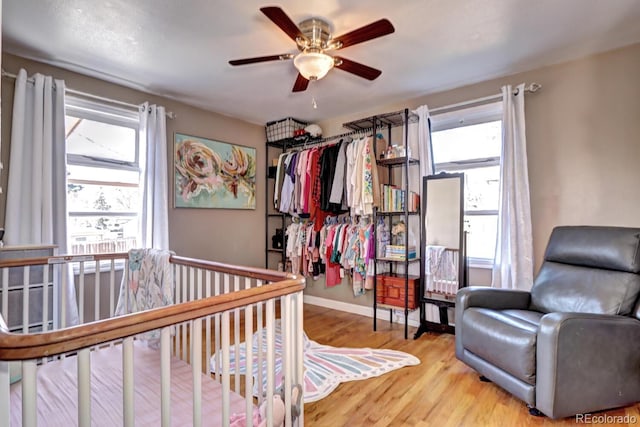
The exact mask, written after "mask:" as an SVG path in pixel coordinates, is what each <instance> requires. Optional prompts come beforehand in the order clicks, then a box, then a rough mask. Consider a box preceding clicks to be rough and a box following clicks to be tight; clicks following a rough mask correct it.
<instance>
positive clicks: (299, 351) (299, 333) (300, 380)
mask: <svg viewBox="0 0 640 427" xmlns="http://www.w3.org/2000/svg"><path fill="white" fill-rule="evenodd" d="M293 298H294V300H295V302H294V307H295V312H296V314H295V321H294V333H295V335H294V336H295V337H296V344H295V359H294V363H295V366H296V370H297V372H296V383H297V384H300V385H301V386H302V388H303V390H302V391H304V340H303V338H302V337H303V335H304V325H303V323H304V311H303V309H304V301H303V296H302V292H299V293H296V294H295V295H294V296H293ZM297 422H298V425H299V426H303V425H304V399H301V400H300V415H298V420H297Z"/></svg>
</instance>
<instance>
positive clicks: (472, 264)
mask: <svg viewBox="0 0 640 427" xmlns="http://www.w3.org/2000/svg"><path fill="white" fill-rule="evenodd" d="M467 262H468V264H467V265H468V266H469V268H477V269H483V270H491V269H493V260H492V259H480V258H470V259H468V261H467Z"/></svg>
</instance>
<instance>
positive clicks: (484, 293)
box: [455, 286, 531, 360]
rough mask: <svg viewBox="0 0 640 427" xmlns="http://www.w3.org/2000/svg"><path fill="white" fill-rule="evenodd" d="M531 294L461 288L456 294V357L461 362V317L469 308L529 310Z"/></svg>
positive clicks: (514, 291)
mask: <svg viewBox="0 0 640 427" xmlns="http://www.w3.org/2000/svg"><path fill="white" fill-rule="evenodd" d="M530 301H531V294H530V293H529V292H525V291H516V290H512V289H496V288H488V287H485V286H472V287H469V288H462V289H460V290H459V291H458V293H457V294H456V315H455V316H456V317H455V328H456V357H458V359H460V360H463V353H464V348H463V345H462V316H464V311H465V310H466V309H467V308H469V307H483V308H490V309H494V310H507V309H519V310H526V309H528V308H529V302H530Z"/></svg>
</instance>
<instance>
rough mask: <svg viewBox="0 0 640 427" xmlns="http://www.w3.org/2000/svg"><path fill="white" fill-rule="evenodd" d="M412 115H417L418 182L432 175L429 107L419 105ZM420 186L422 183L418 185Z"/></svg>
mask: <svg viewBox="0 0 640 427" xmlns="http://www.w3.org/2000/svg"><path fill="white" fill-rule="evenodd" d="M414 113H416V114H417V115H418V118H419V119H418V154H419V155H420V177H421V178H420V180H421V181H422V177H423V176H427V175H432V174H433V155H432V153H431V129H430V125H429V120H430V115H429V107H427V106H426V105H421V106H420V107H418V108H417V109H416V110H415V111H414ZM420 185H422V182H421V183H420Z"/></svg>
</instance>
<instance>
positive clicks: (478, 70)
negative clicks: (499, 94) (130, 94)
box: [2, 0, 640, 124]
mask: <svg viewBox="0 0 640 427" xmlns="http://www.w3.org/2000/svg"><path fill="white" fill-rule="evenodd" d="M267 5H273V4H265V3H264V2H262V1H258V0H242V1H240V0H236V1H224V2H223V1H214V0H180V1H178V0H136V1H131V0H108V1H107V0H101V1H94V0H4V2H3V3H2V7H3V10H2V20H3V21H2V32H3V39H2V43H3V49H4V50H5V51H7V52H9V53H13V54H16V55H19V56H24V57H27V58H31V59H36V60H39V61H42V62H46V63H49V64H53V65H56V66H59V67H61V68H65V69H69V70H73V71H77V72H80V73H83V74H88V75H91V76H94V77H97V78H100V79H104V80H107V81H111V82H115V83H119V84H122V85H125V86H129V87H132V88H136V89H141V90H143V91H146V92H151V93H155V94H158V95H163V96H167V97H170V98H174V99H177V100H180V101H183V102H185V103H187V104H191V105H195V106H198V107H202V108H205V109H207V110H212V111H216V112H220V113H223V114H226V115H229V116H233V117H238V118H241V119H244V120H248V121H250V122H254V123H259V124H264V123H265V122H267V121H269V120H274V119H279V118H282V117H288V116H293V117H296V118H300V119H304V120H307V121H319V120H323V119H327V118H330V117H335V116H339V115H343V114H348V113H353V112H357V111H362V110H365V109H370V108H371V106H374V105H376V104H387V103H391V102H397V101H401V100H403V99H408V98H413V97H416V96H419V95H423V94H428V93H432V92H436V91H439V90H443V89H449V88H453V87H457V86H461V85H465V84H470V83H474V82H478V81H482V80H486V79H489V78H493V77H498V76H502V75H506V74H512V73H515V72H520V71H526V70H529V69H532V68H536V67H540V66H543V65H548V64H552V63H557V62H562V61H566V60H569V59H574V58H578V57H581V56H585V55H589V54H592V53H596V52H600V51H605V50H610V49H613V48H616V47H620V46H624V45H629V44H632V43H636V42H640V24H638V22H640V0H535V1H531V0H395V1H394V0H307V1H297V0H280V2H279V3H278V4H277V6H280V7H281V8H282V9H283V10H284V11H285V12H286V13H287V14H288V16H289V17H290V18H291V19H292V20H293V21H294V22H296V23H297V22H300V21H302V20H304V19H306V18H310V17H312V16H318V17H322V18H325V19H327V20H329V21H330V22H331V23H332V25H333V31H334V35H336V36H337V35H341V34H344V33H346V32H348V31H351V30H353V29H356V28H359V27H361V26H363V25H366V24H368V23H370V22H373V21H376V20H378V19H381V18H387V19H389V20H390V21H391V23H392V24H393V25H394V27H395V33H393V34H390V35H388V36H384V37H381V38H378V39H374V40H371V41H368V42H365V43H362V44H358V45H355V46H350V47H348V48H345V49H343V50H341V51H340V52H339V54H340V55H341V56H344V57H346V58H348V59H352V60H354V61H357V62H360V63H363V64H366V65H369V66H371V67H374V68H378V69H380V70H382V75H381V76H380V77H379V78H378V79H377V80H374V81H372V82H370V81H367V80H364V79H362V78H359V77H357V76H355V75H352V74H349V73H346V72H344V71H342V70H338V69H334V70H331V71H330V72H329V74H328V75H327V77H325V78H324V79H322V80H320V81H318V82H311V84H310V85H309V89H308V90H307V91H306V92H301V93H292V92H291V88H292V87H293V83H294V81H295V78H296V75H297V71H296V70H295V68H294V66H293V63H292V61H282V62H279V61H276V62H268V63H261V64H253V65H246V66H242V67H231V66H230V65H228V63H227V61H228V60H230V59H239V58H246V57H254V56H264V55H272V54H282V53H295V52H296V48H295V44H294V42H293V41H292V40H291V39H290V38H289V37H288V36H287V35H286V34H285V33H284V32H282V31H281V30H280V29H279V28H278V27H276V25H275V24H273V23H272V22H271V21H270V20H269V19H268V18H267V17H266V16H264V15H263V14H262V13H261V12H260V10H259V9H260V7H263V6H267ZM312 97H314V98H315V99H316V100H317V104H318V108H317V109H314V108H313V107H312Z"/></svg>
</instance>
